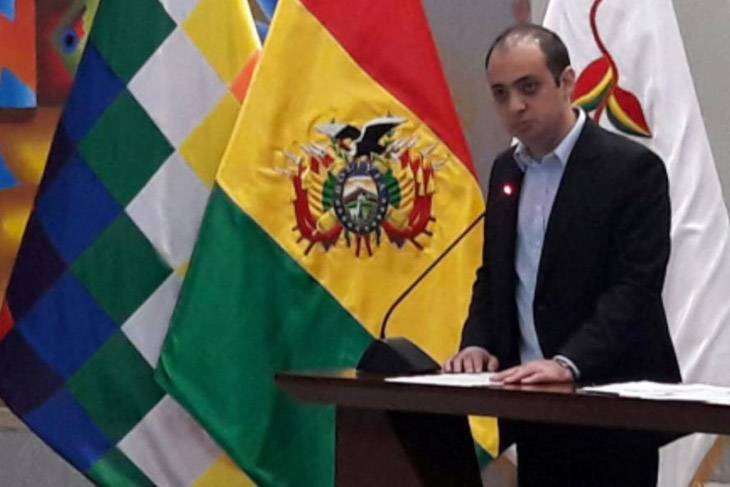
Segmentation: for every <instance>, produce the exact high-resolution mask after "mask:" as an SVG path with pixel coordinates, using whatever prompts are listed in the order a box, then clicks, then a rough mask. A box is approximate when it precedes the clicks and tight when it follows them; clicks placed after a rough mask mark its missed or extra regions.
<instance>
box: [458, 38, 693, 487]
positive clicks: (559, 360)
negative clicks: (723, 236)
mask: <svg viewBox="0 0 730 487" xmlns="http://www.w3.org/2000/svg"><path fill="white" fill-rule="evenodd" d="M486 70H487V80H488V82H489V86H490V88H491V91H492V97H493V99H494V102H495V105H496V109H497V111H498V112H499V115H500V117H501V120H502V123H503V124H504V126H505V127H506V129H507V130H508V131H509V132H510V133H511V134H512V135H513V136H514V137H516V138H517V139H518V144H517V145H516V146H515V147H513V148H511V149H510V150H508V151H506V152H505V153H503V154H501V155H500V156H499V157H498V158H497V159H496V161H495V163H494V166H493V168H492V175H491V178H490V182H489V194H488V198H487V216H486V221H485V241H484V256H483V265H482V267H481V268H480V269H479V271H478V272H477V280H476V283H475V284H474V289H473V296H472V303H471V306H470V310H469V317H468V319H467V322H466V324H465V325H464V330H463V333H462V343H461V351H460V352H459V353H457V354H456V355H454V356H453V357H451V358H450V359H449V360H448V361H447V362H446V363H445V364H444V370H445V371H447V372H479V371H482V370H489V371H497V370H500V372H499V374H498V375H497V376H496V378H497V380H501V381H503V382H504V383H522V384H531V383H551V382H553V383H554V382H572V381H574V380H576V379H579V380H580V381H583V382H596V381H615V380H634V379H651V380H660V381H679V380H681V378H680V373H679V367H678V365H677V360H676V356H675V353H674V348H673V346H672V343H671V339H670V337H669V332H668V328H667V322H666V317H665V313H664V308H663V305H662V300H661V290H662V286H663V282H664V275H665V271H666V265H667V261H668V258H669V250H670V239H669V228H670V207H669V196H668V180H667V175H666V171H665V168H664V164H663V163H662V161H661V160H660V159H659V158H658V157H657V156H656V155H655V154H653V153H652V152H651V151H649V150H648V149H646V148H644V147H643V146H641V145H640V144H637V143H634V142H632V141H630V140H628V139H626V138H623V137H620V136H618V135H615V134H611V133H609V132H607V131H605V130H603V129H602V128H600V127H598V126H597V125H596V124H595V123H593V122H592V121H590V120H587V119H586V115H585V113H583V112H582V111H580V110H576V109H574V108H573V107H572V106H571V93H572V90H573V86H574V84H575V77H576V75H575V72H574V71H573V69H572V68H571V67H570V59H569V56H568V52H567V50H566V48H565V45H564V44H563V43H562V41H561V40H560V39H559V38H558V36H557V35H555V34H554V33H553V32H550V31H548V30H546V29H544V28H542V27H539V26H535V25H522V26H516V27H512V28H510V29H508V30H507V31H505V32H504V33H503V34H502V35H500V36H499V37H498V38H497V40H496V41H495V42H494V44H493V46H492V47H491V48H490V50H489V53H488V54H487V59H486ZM500 434H501V437H502V438H501V439H502V441H501V443H502V444H503V445H504V446H507V445H508V444H509V443H511V442H512V441H516V443H517V451H518V464H519V467H518V478H519V483H520V486H521V487H531V486H537V485H540V486H553V485H554V486H569V487H576V486H583V485H585V486H590V487H596V486H611V487H619V486H620V487H626V486H642V487H646V486H650V485H656V479H657V469H658V450H657V447H658V446H659V444H660V442H661V438H660V437H658V436H657V435H650V434H643V433H638V432H631V431H619V430H606V429H600V428H577V427H575V428H574V427H567V426H556V425H530V424H527V423H517V422H509V421H500Z"/></svg>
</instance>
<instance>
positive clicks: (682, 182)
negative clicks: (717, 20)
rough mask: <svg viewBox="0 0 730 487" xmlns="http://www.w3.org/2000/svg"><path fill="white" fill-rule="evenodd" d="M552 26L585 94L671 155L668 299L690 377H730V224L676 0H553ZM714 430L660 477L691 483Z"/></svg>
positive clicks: (582, 99) (667, 462)
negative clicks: (728, 293) (670, 240)
mask: <svg viewBox="0 0 730 487" xmlns="http://www.w3.org/2000/svg"><path fill="white" fill-rule="evenodd" d="M545 26H546V27H548V28H550V29H552V30H554V31H556V32H557V33H558V34H559V35H560V36H561V38H562V39H563V41H564V42H565V43H566V45H567V46H568V50H569V51H570V53H571V60H572V64H573V67H574V68H575V69H576V72H577V74H578V75H579V77H578V83H577V85H576V90H575V94H574V99H575V101H576V103H577V104H579V105H581V106H583V107H585V108H586V109H588V110H590V113H591V116H592V117H593V118H594V119H595V118H599V119H600V124H601V125H602V126H604V127H606V128H609V129H611V130H614V131H617V132H621V133H624V134H627V135H628V136H629V137H631V138H634V139H635V140H638V141H640V142H642V143H644V144H645V145H646V146H648V147H650V148H651V149H652V150H654V151H655V152H656V153H657V154H659V155H660V156H661V157H662V159H663V160H664V162H665V164H666V166H667V172H668V174H669V181H670V196H671V203H672V254H671V257H670V261H669V268H668V271H667V278H666V283H665V288H664V302H665V306H666V310H667V316H668V319H669V327H670V331H671V335H672V338H673V340H674V344H675V347H676V350H677V355H678V358H679V363H680V367H681V370H682V376H683V378H684V380H685V381H686V382H706V383H711V384H721V385H730V376H728V375H727V371H728V370H730V300H728V299H727V289H728V288H730V248H729V243H728V242H729V236H730V224H729V222H728V213H727V209H726V207H725V204H724V201H723V198H722V192H721V188H720V181H719V178H718V175H717V170H716V167H715V163H714V160H713V157H712V152H711V149H710V144H709V141H708V138H707V133H706V131H705V127H704V124H703V121H702V116H701V114H700V108H699V104H698V102H697V96H696V93H695V89H694V84H693V82H692V75H691V73H690V69H689V64H688V63H687V57H686V54H685V50H684V45H683V43H682V38H681V34H680V31H679V26H678V24H677V19H676V16H675V13H674V8H673V6H672V2H671V1H670V0H654V1H643V2H637V1H636V0H606V1H602V0H552V1H551V3H550V5H549V6H548V10H547V13H546V15H545ZM713 439H714V437H712V436H709V435H694V436H691V437H688V438H684V439H682V440H680V441H678V442H675V443H673V444H671V445H670V446H668V447H665V448H663V449H662V453H661V465H660V475H659V484H660V485H661V486H662V487H670V486H671V487H675V486H676V487H687V486H688V485H689V483H690V481H691V480H692V479H693V478H694V475H695V473H696V471H697V468H698V466H699V465H700V463H701V461H702V459H703V457H704V456H705V454H706V452H707V450H708V448H709V446H710V445H711V443H712V441H713ZM617 467H618V466H617Z"/></svg>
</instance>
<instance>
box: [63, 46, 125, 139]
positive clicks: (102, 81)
mask: <svg viewBox="0 0 730 487" xmlns="http://www.w3.org/2000/svg"><path fill="white" fill-rule="evenodd" d="M122 88H124V83H122V81H121V80H120V79H119V78H118V77H117V75H116V74H114V72H113V71H112V70H111V68H110V67H109V65H108V64H107V63H106V61H104V58H102V57H101V55H100V54H99V51H97V50H96V48H95V47H94V44H93V43H91V42H89V43H88V44H87V46H86V49H85V50H84V56H83V57H82V58H81V62H80V63H79V68H78V70H77V71H76V79H75V80H74V84H73V88H72V89H71V94H70V95H69V98H68V101H67V102H66V108H65V109H64V111H63V122H64V124H65V125H66V129H67V131H68V134H69V135H70V136H71V138H72V139H73V140H75V141H76V142H78V141H79V140H81V139H82V138H83V137H84V135H86V132H88V131H89V129H90V128H91V127H93V126H94V124H95V123H96V121H97V120H98V119H99V117H101V114H102V113H104V110H106V109H107V107H108V106H109V105H111V103H112V102H113V101H114V99H115V98H116V96H117V95H118V94H119V92H120V91H122Z"/></svg>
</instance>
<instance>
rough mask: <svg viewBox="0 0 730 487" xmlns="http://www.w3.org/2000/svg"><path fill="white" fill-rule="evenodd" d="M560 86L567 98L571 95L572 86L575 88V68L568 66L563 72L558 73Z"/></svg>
mask: <svg viewBox="0 0 730 487" xmlns="http://www.w3.org/2000/svg"><path fill="white" fill-rule="evenodd" d="M560 87H561V88H562V89H563V92H564V93H565V95H566V96H567V97H568V98H570V97H571V96H572V95H573V88H575V70H574V69H573V68H572V67H570V66H568V67H567V68H565V69H564V70H563V73H562V74H561V75H560Z"/></svg>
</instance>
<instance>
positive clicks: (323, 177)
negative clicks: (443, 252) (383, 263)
mask: <svg viewBox="0 0 730 487" xmlns="http://www.w3.org/2000/svg"><path fill="white" fill-rule="evenodd" d="M405 122H406V119H405V118H400V117H393V116H387V117H378V118H375V119H372V120H370V121H368V122H367V123H366V124H365V125H364V126H363V127H362V129H360V128H358V127H356V126H354V125H351V124H349V123H342V122H337V121H334V120H333V121H332V122H330V123H325V124H319V125H317V127H316V130H317V132H318V133H320V134H322V135H324V136H326V137H327V138H328V139H329V143H328V144H323V143H316V142H312V143H309V144H305V145H303V146H302V150H303V151H304V152H305V153H306V155H307V156H308V158H305V157H302V156H301V155H297V154H294V153H291V152H289V153H287V159H288V161H289V162H290V164H291V165H292V166H293V167H291V168H289V167H288V168H285V169H281V172H282V173H283V174H286V175H289V176H290V177H291V179H292V184H293V186H294V192H295V199H294V213H295V217H296V227H295V230H296V231H297V232H298V233H299V235H300V237H299V241H302V240H306V241H307V248H306V250H305V252H304V253H305V255H307V254H309V252H310V251H311V250H312V248H313V247H314V246H315V245H316V244H320V245H321V246H322V248H323V249H324V250H325V251H326V250H328V249H329V248H330V247H332V246H334V245H336V244H337V243H338V241H343V242H344V243H345V244H346V245H347V246H348V247H353V246H354V252H355V255H356V256H360V255H361V253H362V252H363V248H364V249H365V250H366V252H367V255H369V256H372V255H373V252H374V251H375V249H376V248H377V247H379V246H380V245H381V241H382V239H383V236H384V235H383V234H385V236H387V239H388V240H389V241H390V242H391V243H393V244H394V245H395V246H397V247H398V248H402V247H403V246H404V245H406V243H410V244H411V245H413V246H414V247H415V248H417V249H419V250H422V249H423V246H424V242H423V240H425V239H427V238H428V237H430V236H432V235H433V233H432V230H431V229H430V228H429V227H430V224H431V223H432V222H434V221H435V220H436V219H435V217H434V216H433V215H432V214H431V212H432V196H433V193H434V192H435V182H434V180H435V175H436V171H437V170H438V169H439V168H440V167H442V166H443V165H444V164H445V163H446V161H445V160H441V159H438V160H432V159H431V158H430V157H429V156H430V155H431V153H432V152H433V150H434V148H435V146H436V145H435V144H432V145H430V146H428V147H426V148H424V149H422V150H421V151H414V150H413V149H414V147H415V145H416V143H417V142H418V141H419V138H418V137H417V136H401V134H398V133H397V132H396V131H397V130H398V128H400V127H401V126H402V125H403V124H404V123H405ZM419 237H421V241H419Z"/></svg>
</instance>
